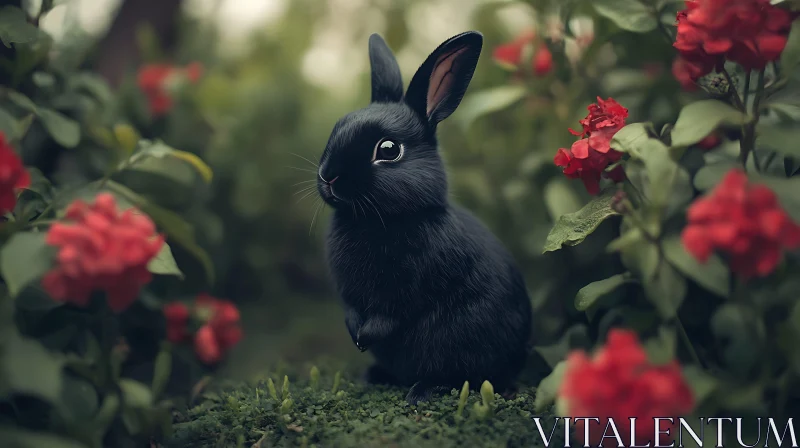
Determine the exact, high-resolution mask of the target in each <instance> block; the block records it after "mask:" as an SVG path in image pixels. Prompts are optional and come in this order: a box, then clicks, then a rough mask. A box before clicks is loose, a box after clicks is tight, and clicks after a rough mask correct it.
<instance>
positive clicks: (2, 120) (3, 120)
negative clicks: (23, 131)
mask: <svg viewBox="0 0 800 448" xmlns="http://www.w3.org/2000/svg"><path fill="white" fill-rule="evenodd" d="M16 130H17V119H16V118H14V116H13V115H11V114H10V113H8V111H6V110H5V109H0V132H3V133H4V134H5V135H14V133H15V132H16Z"/></svg>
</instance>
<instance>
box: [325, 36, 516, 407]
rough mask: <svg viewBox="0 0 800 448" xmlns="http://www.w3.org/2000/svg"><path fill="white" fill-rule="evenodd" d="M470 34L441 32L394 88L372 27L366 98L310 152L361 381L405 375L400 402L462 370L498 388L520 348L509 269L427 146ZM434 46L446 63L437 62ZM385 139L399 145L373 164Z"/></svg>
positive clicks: (478, 40) (456, 85) (457, 378)
mask: <svg viewBox="0 0 800 448" xmlns="http://www.w3.org/2000/svg"><path fill="white" fill-rule="evenodd" d="M482 44H483V36H482V35H481V34H480V33H477V32H468V33H464V34H461V35H458V36H455V37H453V38H451V39H449V40H448V41H446V42H445V43H443V44H442V45H441V46H439V48H437V49H436V50H435V51H434V52H433V53H432V54H431V55H430V56H429V57H428V59H427V60H426V61H425V63H423V64H422V66H421V67H420V68H419V70H418V71H417V73H416V75H415V76H414V78H413V79H412V81H411V84H410V86H409V89H408V92H407V93H406V95H405V97H402V96H401V93H402V90H403V86H402V79H401V76H400V70H399V68H398V67H397V62H396V61H395V58H394V56H393V55H392V53H391V50H389V48H388V47H387V46H386V44H385V42H384V41H383V39H382V38H381V37H380V36H378V35H377V34H375V35H372V36H371V37H370V40H369V53H370V61H371V64H372V82H373V86H372V92H373V97H372V99H373V101H372V103H371V104H370V105H369V106H368V107H366V108H364V109H361V110H359V111H356V112H353V113H351V114H349V115H347V116H345V117H344V118H342V119H341V120H339V122H338V123H337V124H336V126H335V127H334V129H333V131H332V133H331V136H330V140H329V141H328V144H327V146H326V148H325V151H324V153H323V154H322V158H321V161H320V167H321V168H320V172H319V179H318V183H317V187H318V190H319V193H320V195H321V196H322V198H323V199H324V200H325V201H326V202H327V203H328V204H329V205H330V206H332V207H333V208H334V214H333V218H332V220H331V224H330V229H329V234H328V239H327V252H328V253H327V257H328V262H329V265H330V268H331V272H332V275H333V279H334V282H335V285H336V288H337V290H338V292H339V294H340V295H341V297H342V299H343V301H344V305H345V312H346V325H347V329H348V331H349V332H350V336H351V337H352V338H353V342H354V343H355V344H356V346H357V347H358V348H359V349H360V350H362V351H365V350H369V351H370V352H372V354H373V355H374V356H375V358H376V360H377V363H376V364H375V365H374V366H373V367H372V368H370V369H369V371H368V372H367V375H366V376H367V380H369V381H371V382H377V383H393V384H399V385H404V386H406V387H410V391H409V393H408V395H407V397H406V398H407V400H408V401H409V402H410V403H412V404H413V403H416V402H418V401H420V400H426V399H428V398H429V397H430V396H431V395H432V394H434V393H437V392H440V391H443V390H449V389H450V388H453V387H455V388H458V387H460V386H461V384H463V382H464V381H469V382H470V384H471V385H473V386H479V385H480V384H481V383H482V382H483V380H489V381H491V382H492V384H493V385H494V386H495V388H496V390H498V392H502V391H503V390H505V389H510V388H512V387H513V384H514V381H515V379H516V377H517V375H518V374H519V372H520V370H521V369H522V367H523V365H524V362H525V358H526V354H527V350H526V346H527V342H528V338H529V335H530V333H531V305H530V301H529V299H528V295H527V291H526V288H525V284H524V281H523V279H522V276H521V275H520V273H519V271H518V269H517V267H516V265H515V262H514V260H513V259H512V257H511V255H510V254H509V253H508V252H507V251H506V249H505V248H504V247H503V245H502V244H501V243H500V242H499V241H498V240H497V239H496V238H495V237H494V236H493V235H492V234H491V232H490V231H489V230H488V229H487V228H486V227H484V225H483V224H481V222H480V221H479V220H478V219H477V218H475V217H474V216H473V215H472V214H470V213H469V212H468V211H466V210H464V209H462V208H459V207H458V206H455V205H453V204H450V203H449V201H448V196H447V177H446V174H445V170H444V165H443V163H442V159H441V158H440V155H439V152H438V150H437V140H436V125H437V124H438V123H439V122H441V121H442V120H444V119H445V118H447V117H448V116H449V115H450V114H451V113H452V112H453V111H455V109H456V107H458V104H459V103H460V102H461V99H462V97H463V96H464V92H465V91H466V89H467V86H468V85H469V82H470V80H471V79H472V74H473V73H474V70H475V66H476V64H477V61H478V57H479V55H480V52H481V47H482ZM448 55H450V57H449V59H447V57H448ZM453 55H455V56H453ZM442 58H445V61H446V62H447V63H448V65H447V66H438V67H439V68H440V69H439V70H437V61H441V60H442ZM441 67H445V68H446V69H447V70H444V69H441ZM434 72H435V73H434ZM434 75H435V76H434ZM431 80H433V81H431ZM440 80H444V81H443V82H437V81H440ZM434 92H435V93H434ZM429 93H430V95H429ZM429 98H432V99H433V100H434V101H433V104H428V99H429ZM385 138H388V139H391V140H393V141H394V142H396V143H397V144H402V145H403V147H404V154H403V156H402V158H401V159H400V160H399V161H397V162H388V163H379V164H373V162H372V156H373V151H374V149H375V147H376V144H378V142H379V141H381V140H382V139H385Z"/></svg>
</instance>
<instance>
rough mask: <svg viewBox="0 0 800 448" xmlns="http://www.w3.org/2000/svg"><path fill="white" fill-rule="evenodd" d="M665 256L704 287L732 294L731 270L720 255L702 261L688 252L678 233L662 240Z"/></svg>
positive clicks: (716, 292) (719, 292)
mask: <svg viewBox="0 0 800 448" xmlns="http://www.w3.org/2000/svg"><path fill="white" fill-rule="evenodd" d="M661 250H663V252H664V257H665V258H666V259H667V260H668V261H669V262H670V263H672V265H673V266H675V268H677V269H678V270H679V271H680V272H681V273H683V275H685V276H687V277H689V278H691V279H692V280H694V281H695V282H697V284H698V285H700V286H702V287H703V288H705V289H707V290H709V291H711V292H713V293H714V294H718V295H720V296H722V297H728V295H729V294H730V276H731V273H730V270H729V269H728V266H727V265H726V264H725V262H723V261H722V258H720V257H719V256H718V255H712V256H711V258H709V259H708V261H707V262H705V263H700V262H699V261H697V259H695V258H694V257H693V256H692V255H690V254H689V253H688V252H686V249H685V248H684V247H683V243H682V242H681V238H680V236H678V235H671V236H667V237H664V238H663V239H662V241H661Z"/></svg>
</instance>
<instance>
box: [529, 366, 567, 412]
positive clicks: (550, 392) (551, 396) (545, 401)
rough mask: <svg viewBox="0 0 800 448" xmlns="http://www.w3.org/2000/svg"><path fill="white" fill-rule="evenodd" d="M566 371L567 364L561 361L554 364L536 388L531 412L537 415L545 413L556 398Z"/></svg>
mask: <svg viewBox="0 0 800 448" xmlns="http://www.w3.org/2000/svg"><path fill="white" fill-rule="evenodd" d="M566 371H567V363H566V362H565V361H561V362H559V363H558V364H556V366H555V368H554V369H553V371H552V372H550V375H547V376H546V377H545V378H544V379H542V381H541V382H540V383H539V387H537V388H536V398H535V399H534V401H533V411H534V412H536V413H537V414H540V413H542V412H545V411H546V410H547V408H548V407H550V405H551V404H553V403H554V402H555V401H556V397H558V389H559V388H560V387H561V382H562V381H563V380H564V373H566Z"/></svg>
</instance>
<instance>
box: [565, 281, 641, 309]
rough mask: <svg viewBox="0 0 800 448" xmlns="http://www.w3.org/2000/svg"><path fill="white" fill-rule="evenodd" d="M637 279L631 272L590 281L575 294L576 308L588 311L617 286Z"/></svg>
mask: <svg viewBox="0 0 800 448" xmlns="http://www.w3.org/2000/svg"><path fill="white" fill-rule="evenodd" d="M634 281H636V279H635V278H633V276H632V275H631V273H630V272H624V273H622V274H617V275H613V276H611V277H609V278H606V279H603V280H599V281H596V282H592V283H589V284H588V285H586V286H584V287H583V288H581V289H580V290H579V291H578V294H576V295H575V308H576V309H577V310H578V311H586V310H587V309H589V307H591V306H592V305H593V304H594V303H595V302H597V300H599V299H600V298H602V297H603V296H605V295H607V294H610V293H612V292H614V291H615V290H616V289H617V288H619V287H620V286H622V285H625V284H627V283H632V282H634Z"/></svg>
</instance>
